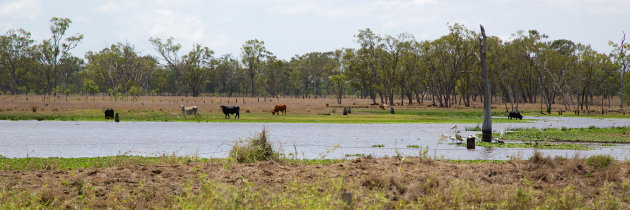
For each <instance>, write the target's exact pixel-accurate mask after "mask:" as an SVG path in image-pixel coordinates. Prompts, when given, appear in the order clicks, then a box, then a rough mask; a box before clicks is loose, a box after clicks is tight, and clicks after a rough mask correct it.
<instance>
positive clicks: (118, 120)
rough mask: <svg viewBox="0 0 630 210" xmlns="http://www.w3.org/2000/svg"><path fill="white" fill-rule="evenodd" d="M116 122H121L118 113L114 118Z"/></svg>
mask: <svg viewBox="0 0 630 210" xmlns="http://www.w3.org/2000/svg"><path fill="white" fill-rule="evenodd" d="M114 121H116V122H120V118H118V113H116V116H115V117H114Z"/></svg>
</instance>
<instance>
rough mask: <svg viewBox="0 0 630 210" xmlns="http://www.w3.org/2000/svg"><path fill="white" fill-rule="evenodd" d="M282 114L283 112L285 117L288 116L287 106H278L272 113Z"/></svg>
mask: <svg viewBox="0 0 630 210" xmlns="http://www.w3.org/2000/svg"><path fill="white" fill-rule="evenodd" d="M280 112H282V113H283V115H287V105H285V104H278V105H276V107H274V108H273V111H271V115H276V113H278V115H280Z"/></svg>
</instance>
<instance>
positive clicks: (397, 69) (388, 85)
mask: <svg viewBox="0 0 630 210" xmlns="http://www.w3.org/2000/svg"><path fill="white" fill-rule="evenodd" d="M381 40H382V43H380V45H379V48H381V49H382V50H380V51H378V52H377V53H379V54H380V55H379V57H380V59H378V60H377V62H376V63H377V65H378V66H379V67H378V70H379V76H380V78H381V80H380V82H381V84H382V88H383V92H384V93H385V95H386V96H387V99H388V100H389V101H388V104H394V93H395V90H396V87H399V82H400V77H402V76H403V72H404V70H405V68H404V65H403V64H402V63H403V62H404V61H403V59H404V56H405V55H406V54H408V53H411V45H412V43H413V42H412V40H413V36H411V35H410V34H406V33H403V34H400V35H398V37H392V36H386V37H385V38H383V39H381Z"/></svg>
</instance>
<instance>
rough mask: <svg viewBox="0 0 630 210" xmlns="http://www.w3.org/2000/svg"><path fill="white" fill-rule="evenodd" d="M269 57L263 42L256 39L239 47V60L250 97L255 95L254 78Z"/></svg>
mask: <svg viewBox="0 0 630 210" xmlns="http://www.w3.org/2000/svg"><path fill="white" fill-rule="evenodd" d="M269 55H270V52H269V51H267V48H265V42H264V41H259V40H258V39H253V40H248V41H247V42H245V44H243V46H242V47H241V59H242V62H243V65H244V66H245V69H246V70H247V76H248V78H249V82H250V86H249V91H250V93H251V96H254V95H255V94H256V77H257V76H258V73H259V72H260V71H261V70H260V68H261V66H262V65H263V64H264V61H265V60H266V59H267V57H268V56H269Z"/></svg>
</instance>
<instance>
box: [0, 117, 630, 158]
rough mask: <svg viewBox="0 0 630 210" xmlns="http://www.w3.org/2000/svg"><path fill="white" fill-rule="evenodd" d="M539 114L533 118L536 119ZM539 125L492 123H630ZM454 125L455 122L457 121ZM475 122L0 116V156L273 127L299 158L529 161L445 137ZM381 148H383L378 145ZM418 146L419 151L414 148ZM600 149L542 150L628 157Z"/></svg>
mask: <svg viewBox="0 0 630 210" xmlns="http://www.w3.org/2000/svg"><path fill="white" fill-rule="evenodd" d="M532 118H534V117H530V119H532ZM535 119H538V121H537V122H534V123H501V124H494V125H493V130H495V131H497V132H500V131H501V130H504V129H508V128H532V127H534V128H561V127H567V128H577V127H589V126H591V125H594V126H597V127H612V126H615V127H618V126H630V120H629V119H592V118H560V117H553V118H535ZM455 125H456V126H455ZM475 126H476V125H475V124H317V123H184V122H120V123H114V122H90V121H80V122H73V121H0V133H1V134H2V136H0V155H3V156H6V157H11V158H16V157H18V158H19V157H96V156H113V155H122V154H125V155H142V156H157V155H172V154H175V155H178V156H188V155H197V156H200V157H206V158H223V157H226V156H227V155H228V153H229V150H230V149H231V147H232V145H233V144H234V142H235V141H236V140H238V139H247V138H249V137H251V136H254V135H255V134H256V133H257V132H260V131H261V130H262V129H263V127H264V128H266V129H267V130H268V131H269V134H270V136H269V140H270V141H271V143H272V145H273V146H274V147H275V148H276V149H278V150H279V151H281V152H282V153H284V154H287V155H288V154H289V153H291V154H295V156H296V157H297V158H300V159H302V158H308V159H319V158H344V157H346V155H351V154H362V155H372V156H374V157H382V156H394V155H396V154H401V155H411V156H418V155H419V154H420V153H421V152H422V151H425V150H427V148H428V150H427V152H426V155H428V156H430V157H434V158H444V159H454V160H458V159H461V160H472V159H494V160H504V159H509V158H510V157H519V158H528V157H529V156H531V155H532V154H533V153H534V151H535V150H534V149H530V148H483V147H479V146H478V147H477V148H476V149H474V150H467V149H466V148H465V147H463V146H458V145H453V144H446V143H444V142H440V141H439V138H440V136H441V134H442V133H445V134H449V135H453V134H454V133H455V132H456V131H460V132H461V133H462V134H463V135H469V134H477V133H479V132H472V131H471V132H469V131H466V127H475ZM453 127H456V128H453ZM372 145H383V147H372ZM408 145H417V146H419V147H420V148H408V147H407V146H408ZM590 146H591V147H593V148H595V149H594V150H589V151H573V150H543V149H540V150H537V151H540V152H542V153H543V154H546V155H551V156H564V157H569V158H570V157H574V156H576V155H578V156H580V157H586V156H590V155H596V154H609V155H612V156H613V157H615V158H617V159H630V145H629V144H616V146H601V144H592V145H590Z"/></svg>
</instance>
